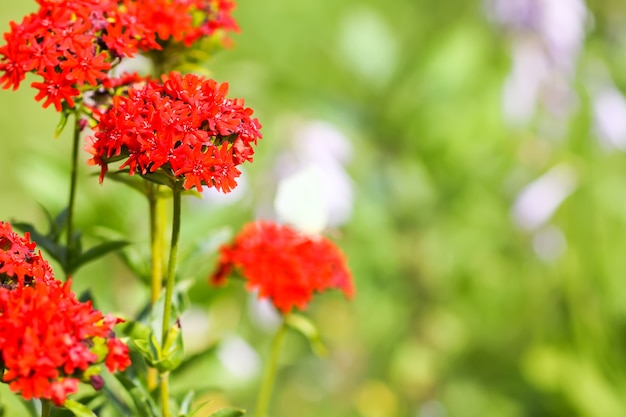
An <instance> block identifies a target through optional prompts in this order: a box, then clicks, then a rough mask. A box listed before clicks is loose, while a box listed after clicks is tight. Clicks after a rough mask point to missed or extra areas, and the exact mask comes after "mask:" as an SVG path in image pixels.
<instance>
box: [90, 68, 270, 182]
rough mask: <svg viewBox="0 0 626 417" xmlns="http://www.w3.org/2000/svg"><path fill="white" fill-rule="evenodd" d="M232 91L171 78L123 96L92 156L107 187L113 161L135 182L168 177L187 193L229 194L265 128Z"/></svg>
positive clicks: (94, 141)
mask: <svg viewBox="0 0 626 417" xmlns="http://www.w3.org/2000/svg"><path fill="white" fill-rule="evenodd" d="M227 90H228V84H226V83H224V84H221V85H220V84H218V83H217V82H215V81H214V80H211V79H205V78H202V77H200V76H198V75H194V74H187V75H184V76H183V75H180V74H179V73H175V72H173V73H170V74H169V75H168V76H164V77H163V83H159V82H156V81H149V82H147V83H145V84H144V85H142V86H136V87H135V88H131V89H130V90H128V95H127V96H115V97H114V98H113V103H112V104H111V106H110V107H109V108H108V109H106V110H105V111H104V112H102V114H100V115H99V116H97V117H98V119H99V122H98V124H97V125H96V127H95V128H94V130H95V135H94V137H92V138H90V139H88V145H87V148H86V149H87V151H88V152H89V153H91V154H92V155H93V157H92V158H91V160H90V164H92V165H96V164H97V165H100V167H101V175H100V181H102V179H103V178H104V174H105V173H106V171H107V169H108V163H109V162H110V161H111V160H112V159H125V161H124V163H123V164H122V166H121V168H124V167H128V168H129V170H130V174H131V175H132V174H134V173H135V172H139V173H140V174H141V175H148V174H150V173H154V172H155V171H156V170H158V169H162V170H163V171H164V172H165V173H166V175H167V176H168V177H170V178H176V179H178V178H183V179H184V183H183V187H184V188H185V189H187V190H188V189H190V188H193V187H196V188H197V190H198V191H202V184H205V185H207V186H209V187H215V188H217V189H218V190H220V191H223V192H229V191H230V190H232V189H233V188H234V187H235V186H236V185H237V183H236V181H235V179H236V178H237V177H239V175H240V174H241V172H240V171H239V170H238V169H237V166H238V165H239V164H241V163H243V162H244V161H252V155H253V154H254V148H253V145H256V143H257V141H258V140H259V139H260V138H261V133H260V132H259V129H260V128H261V125H260V124H259V121H258V120H257V119H255V118H254V119H253V118H252V117H251V115H252V113H253V111H252V109H250V108H247V107H244V102H243V100H242V99H230V98H226V92H227Z"/></svg>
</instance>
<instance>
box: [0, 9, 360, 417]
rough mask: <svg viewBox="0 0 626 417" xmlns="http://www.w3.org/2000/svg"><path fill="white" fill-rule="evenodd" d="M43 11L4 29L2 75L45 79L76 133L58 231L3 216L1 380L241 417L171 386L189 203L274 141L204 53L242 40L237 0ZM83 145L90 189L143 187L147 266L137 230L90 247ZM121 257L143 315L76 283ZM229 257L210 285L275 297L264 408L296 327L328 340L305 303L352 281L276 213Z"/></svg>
mask: <svg viewBox="0 0 626 417" xmlns="http://www.w3.org/2000/svg"><path fill="white" fill-rule="evenodd" d="M37 6H38V9H37V10H36V11H34V12H32V13H31V14H28V15H27V16H25V17H24V18H23V20H22V21H21V22H19V23H17V22H12V23H11V26H10V28H9V29H8V31H7V32H6V33H5V34H4V38H3V43H2V45H1V46H0V85H2V87H4V88H5V89H10V88H12V89H14V90H15V89H18V88H19V87H20V86H21V85H22V84H23V82H24V81H25V79H26V78H27V77H28V78H29V80H33V81H32V82H31V86H32V87H33V88H34V89H35V90H36V93H35V99H36V100H37V101H40V102H41V103H42V105H43V107H44V108H48V107H49V108H51V109H54V110H55V111H56V112H58V114H59V118H60V122H59V124H58V125H57V126H56V130H55V128H54V127H51V129H50V140H54V139H53V137H54V136H59V135H60V134H61V132H62V131H63V130H65V129H71V131H72V135H71V137H72V147H71V149H72V151H71V155H68V158H70V161H71V170H70V171H69V172H68V173H67V194H68V198H67V205H66V208H65V209H64V210H62V211H60V212H58V213H52V212H51V211H50V210H47V209H46V208H43V211H44V213H45V216H46V218H47V219H48V224H47V226H46V228H44V229H42V228H40V227H36V226H35V225H33V224H30V223H26V222H21V221H19V214H18V213H16V215H15V218H16V219H18V220H17V221H13V220H12V219H4V221H2V222H0V366H1V370H2V372H1V374H2V382H4V383H6V384H8V386H9V388H10V390H11V391H12V392H14V393H15V394H16V395H17V396H18V397H19V398H20V399H21V401H23V403H24V405H25V409H27V410H28V411H29V412H30V413H31V415H32V416H33V417H36V416H41V417H49V416H63V415H72V414H73V415H76V416H79V417H85V416H140V417H173V416H177V417H183V416H200V417H205V416H208V415H212V416H215V417H218V416H220V417H228V416H239V415H243V414H244V413H245V412H246V411H245V410H243V409H241V408H239V407H222V408H219V409H217V410H212V411H211V412H210V414H206V413H204V412H203V411H202V410H203V408H202V407H201V406H202V404H199V403H198V401H196V400H195V397H194V396H195V395H197V394H199V393H198V392H195V391H188V392H186V393H184V395H179V394H176V395H175V394H174V393H173V392H172V390H171V389H170V388H171V387H170V375H171V374H174V373H175V372H176V370H177V368H179V367H180V366H181V364H184V363H185V360H186V356H185V352H184V348H183V334H184V332H185V328H184V326H181V322H180V320H179V319H180V316H181V314H182V313H183V311H184V309H185V307H186V297H187V292H188V291H189V286H188V285H185V282H184V281H182V280H181V278H180V276H179V275H178V274H177V264H178V258H179V252H180V250H179V248H180V243H181V229H182V225H183V223H184V220H185V215H184V210H183V207H182V204H181V202H182V199H183V198H185V197H186V196H190V198H196V197H198V196H201V194H200V193H201V192H203V191H204V190H205V189H207V188H214V189H215V190H217V191H219V192H221V193H229V192H231V191H232V190H233V189H235V188H236V187H237V186H238V178H239V177H240V175H241V166H242V165H243V164H250V163H252V162H253V156H254V153H255V150H256V148H257V146H259V147H260V146H262V144H263V141H262V135H261V123H260V122H259V120H258V119H257V118H256V117H254V115H253V113H254V112H253V110H252V109H251V108H249V107H246V105H245V103H244V100H243V99H241V98H233V97H231V96H230V95H229V92H228V89H229V85H228V84H227V83H225V82H224V83H219V82H217V81H215V80H213V79H212V78H210V77H208V76H206V75H205V74H207V73H208V71H207V69H206V66H205V65H206V61H207V60H208V58H209V57H210V56H211V55H212V54H213V53H214V52H215V51H217V50H218V49H220V48H222V47H224V46H226V47H231V46H232V41H231V40H230V38H229V34H230V33H231V32H234V31H238V30H239V27H238V25H237V23H236V21H235V20H234V18H233V17H232V15H231V12H232V10H233V8H234V7H235V4H234V3H233V2H232V1H231V0H37ZM137 57H142V58H143V59H144V61H143V62H144V65H143V67H142V70H141V71H139V72H135V71H131V70H130V68H132V65H131V64H129V62H133V61H132V60H133V59H136V58H137ZM50 111H51V110H50ZM264 140H271V138H270V139H264ZM81 149H84V150H85V151H87V153H88V154H89V155H90V157H89V160H88V161H87V162H88V164H89V165H91V166H93V167H97V168H98V169H99V172H98V171H97V170H94V168H93V167H92V168H90V171H89V172H88V175H89V176H90V177H91V179H92V180H93V181H92V183H93V187H100V186H101V187H106V186H107V184H109V183H111V182H117V183H123V184H125V185H127V186H129V187H131V188H132V189H134V190H136V191H137V192H139V193H140V194H142V195H143V196H145V201H146V208H147V212H146V214H145V216H144V218H145V221H146V225H145V230H147V231H149V236H147V237H146V241H147V242H149V248H146V250H145V251H144V252H143V253H145V254H147V256H146V257H147V259H146V260H145V262H136V261H135V262H133V261H131V260H130V259H129V257H128V255H127V254H126V252H125V251H126V250H127V249H128V248H129V247H131V246H133V245H137V243H135V242H134V241H133V239H132V238H131V237H128V238H116V239H109V240H102V241H100V242H99V243H96V244H93V243H91V244H89V245H87V244H85V243H84V235H83V233H82V232H81V225H80V224H78V222H77V221H76V218H77V216H76V213H77V209H76V197H77V195H78V194H79V193H80V192H81V190H80V187H78V176H79V175H80V173H81V171H82V172H85V171H86V170H81V169H79V164H84V163H85V161H84V160H81V158H80V157H79V155H80V151H81ZM94 174H96V175H94ZM97 174H99V176H98V175H97ZM99 183H100V184H101V185H99ZM120 204H123V201H120ZM251 220H252V219H251ZM142 230H143V229H142ZM115 255H118V256H119V257H121V259H123V260H124V261H125V263H126V265H127V267H128V269H129V270H130V273H131V274H133V275H134V276H135V277H136V278H137V281H138V282H141V283H143V284H145V285H146V287H147V288H149V294H150V296H149V298H148V300H147V301H146V302H145V303H144V304H142V305H138V306H136V309H135V311H137V312H138V313H137V315H136V316H135V317H123V318H121V317H117V316H116V315H115V314H108V313H106V312H101V311H99V310H98V309H96V308H95V307H94V304H93V300H92V299H91V294H89V293H85V294H81V295H77V294H75V293H74V292H73V291H72V281H73V279H82V278H81V277H80V274H77V273H78V271H79V270H81V268H83V267H84V266H86V265H88V264H90V263H91V262H93V261H96V260H99V259H100V258H102V257H105V256H107V257H112V256H115ZM217 257H218V263H217V265H216V266H215V268H214V271H213V273H212V274H211V276H210V277H206V285H212V286H213V291H220V286H222V285H224V284H225V283H226V280H227V278H229V277H233V278H238V279H240V280H241V281H243V282H244V283H245V284H244V285H245V288H246V289H247V290H249V291H251V292H253V293H255V294H256V296H257V297H259V298H261V299H265V300H268V301H269V302H270V303H271V304H272V305H273V308H274V309H275V311H276V314H277V315H278V316H279V317H280V319H281V322H282V324H281V325H280V326H278V329H277V332H276V335H275V338H274V340H273V342H272V343H271V349H270V352H267V357H266V360H265V371H264V375H263V378H262V379H261V383H260V386H259V388H258V401H257V404H256V407H254V409H253V410H250V411H251V412H252V413H254V415H256V416H257V417H264V416H267V415H268V412H269V409H270V404H271V401H270V400H271V394H272V387H273V385H274V380H275V378H276V374H277V367H278V365H279V356H280V352H281V345H282V344H283V339H284V335H285V333H286V332H287V331H288V330H289V329H291V330H295V331H297V332H299V333H301V334H302V335H303V336H304V337H305V338H306V339H308V340H309V341H310V343H311V346H312V347H313V349H314V350H315V351H318V352H319V351H322V350H323V346H322V345H321V342H320V336H319V333H318V331H317V329H316V327H315V325H314V324H313V322H312V321H311V320H310V319H309V318H307V317H306V315H305V314H302V312H303V311H304V310H305V309H306V307H307V305H308V303H309V302H311V300H312V297H313V296H314V294H316V293H318V292H322V291H325V290H328V289H338V290H341V291H342V292H343V293H344V294H345V296H346V297H347V298H350V297H352V296H353V295H354V291H355V290H354V286H353V282H352V277H351V274H350V272H349V270H348V267H347V264H346V260H345V258H344V256H343V254H342V253H341V251H340V250H339V248H338V247H337V246H336V245H335V244H334V243H333V242H332V241H331V240H329V239H328V238H327V237H324V236H322V235H321V234H319V233H310V232H308V233H305V232H303V231H300V230H298V227H297V225H289V224H279V223H277V222H275V221H273V220H272V219H267V220H258V221H251V222H249V223H248V224H246V225H245V226H244V227H243V229H242V230H241V231H240V232H239V233H237V234H236V236H235V237H234V239H232V240H231V241H230V242H228V243H225V244H223V245H221V247H220V248H219V253H218V256H217ZM49 261H50V262H49ZM52 263H53V264H54V265H55V266H58V267H56V268H55V269H54V270H53V266H51V264H52ZM142 264H145V265H149V267H148V268H146V269H142V268H141V267H140V266H138V265H142ZM73 277H75V278H73ZM138 302H140V301H138ZM210 377H211V376H210V375H207V378H210ZM200 394H201V393H200Z"/></svg>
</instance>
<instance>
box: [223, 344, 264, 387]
mask: <svg viewBox="0 0 626 417" xmlns="http://www.w3.org/2000/svg"><path fill="white" fill-rule="evenodd" d="M217 357H218V358H219V360H220V362H221V363H222V365H224V368H226V369H227V370H228V371H229V372H230V373H231V374H233V375H234V376H236V377H238V378H241V379H252V378H254V377H255V376H256V375H258V373H259V371H260V368H261V360H260V358H259V355H258V354H257V352H256V351H255V350H254V349H253V348H252V347H251V346H250V345H249V344H248V343H247V342H246V341H245V340H243V339H242V338H240V337H239V336H235V335H233V336H230V337H228V338H226V339H224V340H223V341H222V343H220V346H219V348H218V349H217Z"/></svg>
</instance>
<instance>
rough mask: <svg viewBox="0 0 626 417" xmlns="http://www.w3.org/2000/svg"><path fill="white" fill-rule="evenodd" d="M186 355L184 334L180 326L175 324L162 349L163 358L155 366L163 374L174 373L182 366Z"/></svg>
mask: <svg viewBox="0 0 626 417" xmlns="http://www.w3.org/2000/svg"><path fill="white" fill-rule="evenodd" d="M184 355H185V352H184V348H183V333H182V332H181V330H180V326H179V325H178V324H177V323H175V324H174V325H173V326H172V327H171V328H170V330H169V332H168V333H167V340H166V341H165V343H164V345H163V348H162V349H161V357H160V360H159V361H158V362H157V363H156V364H155V368H157V369H158V370H159V372H161V373H163V372H169V371H173V370H174V369H176V368H177V367H178V365H180V364H181V362H182V361H183V358H184Z"/></svg>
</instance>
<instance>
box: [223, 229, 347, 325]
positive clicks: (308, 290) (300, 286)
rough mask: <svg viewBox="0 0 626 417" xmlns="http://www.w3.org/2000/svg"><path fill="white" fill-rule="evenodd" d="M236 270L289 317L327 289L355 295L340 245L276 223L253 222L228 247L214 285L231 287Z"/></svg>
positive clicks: (249, 286) (225, 247)
mask: <svg viewBox="0 0 626 417" xmlns="http://www.w3.org/2000/svg"><path fill="white" fill-rule="evenodd" d="M233 270H235V271H237V272H239V273H240V274H241V275H242V276H243V278H244V279H245V280H246V281H247V284H246V286H247V288H248V289H251V290H257V291H258V294H259V297H260V298H269V299H270V300H271V302H272V303H273V304H274V306H276V308H278V309H279V310H281V311H282V312H283V313H288V312H289V311H291V309H292V308H294V307H297V308H299V309H304V308H305V307H306V306H307V304H308V302H309V301H310V300H311V298H312V297H313V294H314V293H316V292H320V291H324V290H327V289H331V288H336V289H340V290H341V291H343V293H344V294H345V295H346V297H348V298H350V297H352V296H353V295H354V286H353V283H352V276H351V274H350V271H349V270H348V267H347V265H346V261H345V258H344V256H343V254H342V253H341V251H340V250H339V248H337V246H335V244H334V243H332V242H331V241H330V240H328V239H326V238H324V237H322V236H313V237H312V236H307V235H304V234H302V233H300V232H298V231H296V230H294V229H292V228H291V227H289V226H285V225H278V224H275V223H271V222H263V221H259V222H255V223H249V224H247V225H245V226H244V227H243V229H242V230H241V232H240V233H239V234H238V235H237V236H236V237H235V240H234V242H233V243H232V244H230V245H225V246H222V247H221V249H220V256H219V263H218V267H217V270H216V271H215V272H214V273H213V275H212V276H211V282H212V283H214V284H221V283H223V282H225V280H226V278H227V277H228V275H229V274H230V273H231V272H233Z"/></svg>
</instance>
